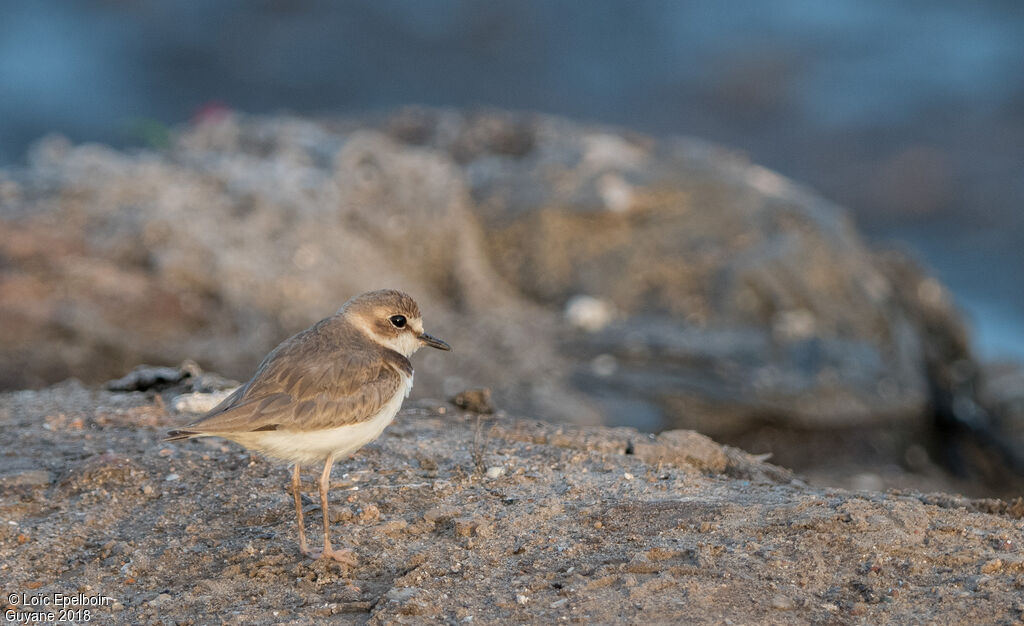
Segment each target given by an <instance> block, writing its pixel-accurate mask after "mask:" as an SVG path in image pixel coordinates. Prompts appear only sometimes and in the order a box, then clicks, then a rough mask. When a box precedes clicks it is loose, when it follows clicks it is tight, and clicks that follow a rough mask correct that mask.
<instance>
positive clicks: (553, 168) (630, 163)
mask: <svg viewBox="0 0 1024 626" xmlns="http://www.w3.org/2000/svg"><path fill="white" fill-rule="evenodd" d="M173 139H174V140H173V146H172V147H171V148H170V149H168V150H166V151H164V152H141V153H137V154H126V153H120V152H115V151H113V150H110V149H107V148H103V147H100V146H95V145H82V146H69V145H66V143H61V144H59V145H58V143H55V142H54V140H48V141H49V143H47V144H46V145H45V146H41V147H40V148H39V149H37V150H35V151H34V152H33V155H32V160H31V163H30V166H29V167H28V168H27V169H26V170H24V171H13V172H5V173H3V176H2V178H3V179H5V180H6V181H8V182H6V183H5V184H6V185H7V186H8V187H11V188H12V189H14V188H15V187H16V191H17V193H14V192H11V193H5V194H3V195H2V196H0V258H2V259H3V263H2V264H0V284H2V285H3V288H2V289H0V315H2V316H3V318H4V320H5V323H4V324H3V325H0V345H2V346H3V347H2V349H0V384H2V385H3V386H6V387H23V386H32V385H39V384H42V383H45V382H49V381H52V380H54V379H58V378H63V377H66V376H70V375H74V376H79V377H81V378H83V379H85V380H87V381H98V380H102V379H104V378H111V377H114V376H118V375H120V374H122V373H123V372H124V371H126V370H127V369H128V368H129V367H130V366H131V365H134V364H135V363H138V362H140V361H149V362H175V361H180V360H182V359H185V358H195V359H196V360H197V361H199V362H200V363H202V364H203V365H204V366H205V367H211V368H214V369H217V370H219V371H225V372H227V373H228V374H230V375H231V376H233V377H236V378H240V379H245V378H247V377H248V376H249V374H250V373H251V371H252V369H253V368H254V367H255V365H256V364H257V363H258V361H259V359H260V358H261V357H262V356H263V355H264V354H265V353H266V352H267V351H268V350H269V349H270V348H272V347H273V346H274V345H275V344H276V343H277V342H279V341H281V340H282V339H283V338H285V337H286V336H287V335H288V334H290V333H292V332H295V331H298V330H300V329H302V328H304V327H306V326H308V325H309V324H311V323H312V322H314V321H316V320H317V319H320V318H322V317H324V316H326V315H329V314H330V313H332V312H333V311H334V310H335V309H336V308H337V307H338V306H339V305H340V304H341V303H342V302H344V301H345V300H346V299H347V298H348V297H350V296H351V295H353V294H355V293H358V292H361V291H364V290H368V289H374V288H379V287H383V286H389V287H396V288H400V289H405V290H407V291H409V292H410V293H412V294H413V295H414V296H415V297H416V298H417V300H418V301H419V302H420V303H421V305H422V308H423V310H424V312H425V314H426V323H427V327H428V328H430V329H431V330H432V331H436V333H437V334H438V335H439V336H442V337H445V338H446V339H448V340H449V341H450V342H451V343H453V344H454V345H458V346H460V348H461V346H467V349H460V350H457V351H456V352H454V353H452V354H451V355H444V358H440V357H439V355H434V354H426V355H417V357H416V360H417V363H418V365H417V376H416V379H417V385H416V388H415V390H414V394H416V395H418V396H421V397H424V396H425V397H431V396H432V397H444V396H445V395H447V394H445V393H444V390H443V382H444V381H445V380H446V379H447V380H458V381H459V383H460V385H461V386H462V388H466V387H476V386H487V387H490V388H491V389H493V392H494V398H495V402H496V403H497V404H498V405H499V406H502V407H503V408H507V409H508V410H509V411H514V412H519V413H523V414H535V415H540V416H544V417H548V418H552V419H558V420H571V421H576V422H578V423H595V422H605V423H612V424H637V425H642V426H643V427H644V428H648V429H651V430H660V429H665V428H691V429H696V430H699V431H701V432H704V433H707V434H709V435H712V436H716V437H724V438H726V439H729V438H730V437H732V436H735V435H736V434H737V433H742V432H746V431H747V430H749V429H750V428H751V427H752V426H754V425H757V424H761V423H765V422H770V423H773V424H782V425H785V426H788V427H798V428H815V429H834V428H840V427H847V426H851V425H861V426H864V425H884V426H886V427H889V426H892V425H907V424H920V423H924V422H926V421H927V418H928V417H929V416H930V415H931V413H930V411H931V409H932V406H933V404H934V403H933V398H934V396H935V387H936V381H939V383H938V385H939V386H940V387H942V388H948V387H949V386H950V384H951V383H949V382H948V381H946V380H945V379H944V377H946V375H947V372H948V367H947V365H948V363H949V361H948V359H949V358H951V356H952V357H955V358H956V359H958V360H965V359H966V361H965V362H968V363H972V362H973V361H972V357H971V355H970V350H969V344H968V343H967V339H966V333H965V332H964V330H963V324H962V322H961V321H960V318H959V316H958V315H957V314H956V312H955V311H954V310H953V308H952V306H951V304H950V303H949V299H948V296H947V294H945V290H944V289H943V288H942V286H941V285H940V284H939V283H938V282H936V281H935V279H934V278H931V277H929V276H927V275H925V274H923V273H920V272H918V271H916V270H913V271H911V270H907V269H906V265H907V264H906V263H905V262H903V261H901V260H899V259H901V258H902V257H899V256H898V255H895V254H887V255H878V254H877V253H876V252H874V251H872V250H869V249H868V248H867V247H866V246H865V245H864V244H863V243H862V242H861V240H860V238H859V237H858V234H857V232H856V230H855V229H854V227H853V226H852V224H851V222H850V220H849V219H848V218H847V216H846V214H845V213H844V212H843V211H842V210H841V209H840V208H839V207H837V206H835V205H833V204H831V203H829V202H827V201H825V200H823V199H822V198H820V197H818V196H816V195H814V194H813V193H811V192H809V191H807V190H805V189H803V188H801V187H800V186H798V185H796V184H794V183H792V182H791V181H789V180H787V179H785V178H783V177H781V176H779V175H778V174H775V173H774V172H771V171H769V170H766V169H764V168H762V167H759V166H757V165H753V164H751V163H749V162H747V161H746V160H745V159H744V158H743V157H742V156H739V155H737V154H735V153H732V152H729V151H727V150H724V149H722V148H718V147H715V146H712V145H708V144H706V143H702V142H700V141H696V140H693V139H686V138H678V137H675V138H664V139H654V138H651V137H646V136H642V135H638V134H633V133H628V132H622V131H617V130H612V129H608V128H596V127H588V126H584V125H581V124H577V123H574V122H571V121H568V120H565V119H559V118H555V117H548V116H542V115H531V114H512V113H505V112H500V111H481V112H470V113H463V112H458V111H451V110H434V109H408V110H404V111H400V112H397V113H395V114H393V115H389V116H383V117H377V118H368V119H362V120H331V121H325V122H316V121H312V120H307V119H297V118H290V117H271V118H255V117H252V118H250V117H242V116H237V115H223V116H218V117H217V118H216V119H213V120H209V121H206V122H204V123H201V124H197V125H195V126H191V127H187V128H185V129H183V130H181V131H180V132H179V133H177V134H176V135H175V136H174V138H173ZM50 144H53V146H55V147H53V148H52V149H50V148H47V149H43V148H46V146H49V145H50ZM901 268H902V269H901ZM580 294H586V295H585V296H581V295H580Z"/></svg>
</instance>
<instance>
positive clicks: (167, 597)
mask: <svg viewBox="0 0 1024 626" xmlns="http://www.w3.org/2000/svg"><path fill="white" fill-rule="evenodd" d="M168 600H171V594H169V593H161V594H160V595H158V596H157V597H155V598H153V599H152V600H150V601H149V603H150V604H151V605H153V606H159V605H161V604H163V603H164V602H167V601H168Z"/></svg>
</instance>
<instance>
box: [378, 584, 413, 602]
mask: <svg viewBox="0 0 1024 626" xmlns="http://www.w3.org/2000/svg"><path fill="white" fill-rule="evenodd" d="M419 592H420V590H419V589H418V588H416V587H392V588H391V589H388V592H387V593H385V594H384V597H385V598H387V599H388V600H390V601H391V602H396V603H398V604H401V603H403V602H407V601H409V600H411V599H412V598H413V597H414V596H415V595H416V594H417V593H419Z"/></svg>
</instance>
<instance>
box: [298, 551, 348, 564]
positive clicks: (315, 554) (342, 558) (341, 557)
mask: <svg viewBox="0 0 1024 626" xmlns="http://www.w3.org/2000/svg"><path fill="white" fill-rule="evenodd" d="M302 553H303V554H305V555H306V556H308V557H309V558H311V559H313V560H318V559H331V560H333V561H337V562H338V563H341V564H342V565H348V566H349V567H355V566H356V565H359V558H358V557H356V553H355V552H353V551H351V550H336V549H334V548H328V549H326V550H303V551H302Z"/></svg>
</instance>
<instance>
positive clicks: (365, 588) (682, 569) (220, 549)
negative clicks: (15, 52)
mask: <svg viewBox="0 0 1024 626" xmlns="http://www.w3.org/2000/svg"><path fill="white" fill-rule="evenodd" d="M168 406H173V402H170V401H168V398H165V397H157V396H154V395H153V394H146V393H142V392H130V393H113V392H108V391H98V390H94V389H89V388H85V387H82V386H81V385H79V384H77V383H73V382H70V383H64V384H61V385H58V386H56V387H51V388H48V389H44V390H41V391H23V392H14V393H8V394H4V395H2V396H0V426H2V432H3V433H4V439H5V441H4V446H3V448H2V452H0V493H2V500H0V580H2V581H3V589H2V591H3V594H4V595H3V598H4V599H5V600H7V601H8V602H9V595H10V594H12V593H14V594H19V596H21V594H24V595H23V596H21V597H20V598H16V599H18V600H19V602H17V603H15V605H12V606H8V607H7V608H6V609H5V611H16V610H18V611H26V610H30V608H31V607H28V606H24V605H25V604H28V603H29V602H32V601H33V600H36V601H38V600H39V599H44V598H48V599H51V601H52V599H53V598H55V597H56V596H55V594H66V595H72V596H74V595H75V594H84V595H83V596H82V597H86V598H89V597H95V596H100V595H102V596H106V597H109V598H110V600H109V602H107V603H106V604H105V605H104V606H96V607H91V608H90V610H91V611H92V621H93V622H94V623H211V622H221V621H226V622H229V623H245V624H272V623H300V624H303V623H309V624H311V623H319V622H322V621H323V619H324V618H325V617H328V616H331V617H332V619H333V620H335V621H338V622H341V623H364V622H369V623H424V622H431V623H487V624H489V623H522V622H528V623H553V622H559V621H571V622H572V621H575V622H586V623H611V622H622V621H625V622H630V623H638V622H646V623H680V622H693V623H728V620H731V622H732V623H753V622H761V623H793V622H796V623H804V622H814V623H872V624H874V623H962V622H976V623H1019V622H1020V621H1021V618H1022V615H1024V600H1022V597H1024V550H1022V544H1024V522H1022V521H1021V519H1020V518H1021V515H1022V514H1024V505H1022V504H1021V503H1020V502H1017V503H1015V504H1014V503H1006V502H1001V501H998V500H967V499H964V498H960V497H957V496H946V495H940V494H932V495H922V494H919V493H911V492H906V493H894V492H889V493H879V492H868V491H864V492H849V491H843V490H835V489H829V490H822V489H817V488H813V487H809V486H807V485H806V484H805V483H803V481H801V480H800V479H799V478H797V477H794V476H793V475H792V474H790V473H789V472H787V471H786V470H783V469H780V468H777V467H775V466H772V465H768V464H765V463H763V462H761V461H759V460H758V458H756V457H753V456H751V455H748V454H746V453H743V452H740V451H739V450H736V449H733V448H727V447H723V446H719V445H718V444H716V443H714V442H712V441H711V440H710V439H707V438H706V437H703V436H701V435H698V434H696V433H693V432H690V431H668V432H665V433H662V434H661V435H659V436H658V437H657V438H655V437H653V436H650V435H644V434H640V433H638V432H637V431H635V430H632V429H626V428H617V429H611V428H603V427H576V426H556V425H550V424H545V423H543V422H538V421H535V420H529V419H516V418H513V417H510V416H507V415H505V414H504V413H502V412H501V411H500V410H499V411H498V412H497V413H496V414H494V415H490V416H480V415H477V414H473V413H468V412H463V411H462V410H460V409H458V408H457V407H455V406H454V405H451V404H447V403H441V402H435V401H420V402H417V403H416V404H414V405H412V406H410V407H407V408H406V409H405V410H403V412H402V413H401V414H400V416H399V418H398V419H397V420H396V423H395V424H394V425H393V426H392V427H391V428H390V429H388V430H387V431H386V432H385V434H384V436H383V437H382V438H381V439H380V440H378V442H376V443H375V444H372V445H370V446H369V447H367V448H365V449H364V450H363V451H362V452H360V453H358V454H357V455H356V456H355V457H354V458H352V459H350V460H347V461H344V462H342V463H339V464H337V465H336V466H335V470H334V475H333V480H332V491H331V505H332V506H331V513H332V517H333V520H334V523H333V534H334V537H335V538H336V540H337V542H338V543H341V544H342V545H343V546H345V547H349V548H351V549H353V550H354V551H355V552H356V554H357V555H358V557H359V561H360V562H359V565H358V566H357V567H355V568H351V569H350V568H347V567H345V566H342V565H340V564H333V563H324V562H313V561H310V560H308V559H306V558H304V557H303V556H301V555H300V554H299V551H298V548H297V545H296V531H295V520H294V510H293V508H292V503H291V499H290V496H289V495H288V491H287V485H288V472H287V470H286V468H284V467H283V466H279V465H275V464H272V463H270V462H268V461H266V460H264V459H262V458H260V457H257V456H253V455H250V454H248V453H247V452H244V451H243V450H241V449H240V448H238V447H236V446H234V445H233V444H228V443H224V442H221V441H219V440H205V441H193V442H188V443H186V444H167V443H163V442H162V441H161V436H162V434H163V432H164V430H165V429H166V428H167V427H169V426H171V425H175V424H178V423H180V422H183V421H185V420H186V419H187V416H183V415H171V414H169V412H168V409H167V407H168ZM306 479H307V480H308V481H309V482H308V483H307V484H306V491H307V494H308V496H310V497H308V498H307V500H306V512H307V516H306V523H307V529H308V530H309V531H310V533H311V538H312V540H313V543H314V544H317V543H318V542H319V532H317V530H318V528H319V521H320V512H319V510H318V509H319V505H318V504H317V502H316V498H315V491H314V490H313V483H312V472H311V473H310V475H309V476H307V477H306ZM7 619H8V620H9V619H10V618H9V617H8V618H7ZM79 621H83V620H79Z"/></svg>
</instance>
